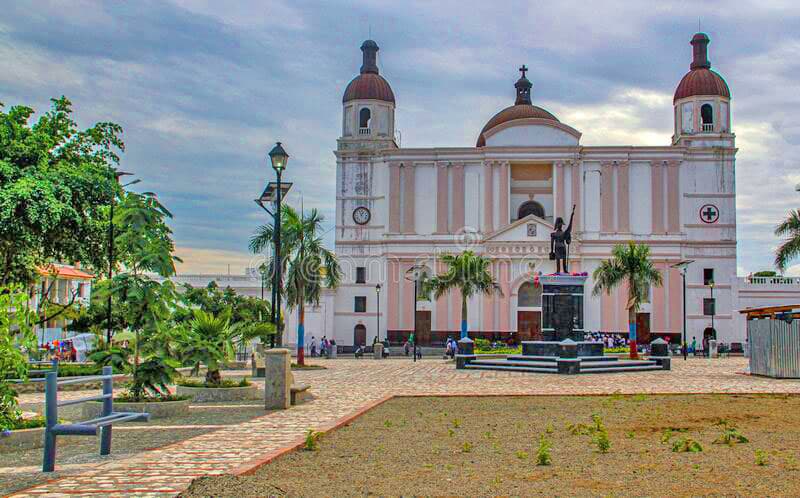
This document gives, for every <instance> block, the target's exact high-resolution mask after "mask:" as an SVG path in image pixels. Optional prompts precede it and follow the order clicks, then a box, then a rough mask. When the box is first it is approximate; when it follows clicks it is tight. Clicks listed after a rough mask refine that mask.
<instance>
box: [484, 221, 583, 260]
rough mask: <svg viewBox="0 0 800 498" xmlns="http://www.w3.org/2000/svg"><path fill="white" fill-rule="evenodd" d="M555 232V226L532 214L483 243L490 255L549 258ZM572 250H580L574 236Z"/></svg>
mask: <svg viewBox="0 0 800 498" xmlns="http://www.w3.org/2000/svg"><path fill="white" fill-rule="evenodd" d="M554 230H555V227H554V226H553V225H551V224H550V223H548V222H547V221H545V220H543V219H542V218H539V217H538V216H535V215H532V214H531V215H528V216H526V217H525V218H522V219H519V220H517V221H515V222H514V223H512V224H510V225H507V226H505V227H503V228H501V229H499V230H497V231H495V232H493V233H491V234H489V235H488V236H487V237H486V238H485V239H483V243H484V245H485V247H486V252H487V253H488V254H493V255H501V254H503V255H505V254H507V255H509V256H512V257H513V256H527V255H535V256H539V257H543V258H547V257H548V256H549V255H550V233H551V232H553V231H554ZM570 249H571V251H572V253H573V254H577V252H578V250H579V247H578V240H576V238H575V235H574V234H573V238H572V244H571V245H570Z"/></svg>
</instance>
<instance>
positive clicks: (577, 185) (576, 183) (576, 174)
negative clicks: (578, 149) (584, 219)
mask: <svg viewBox="0 0 800 498" xmlns="http://www.w3.org/2000/svg"><path fill="white" fill-rule="evenodd" d="M571 169H572V171H571V173H570V176H571V178H570V180H571V182H570V183H572V203H573V204H575V218H574V219H573V220H572V230H573V232H579V231H580V230H581V206H582V205H583V197H582V195H581V183H582V181H581V180H582V178H583V173H582V171H581V163H580V162H577V161H575V162H573V163H572V168H571Z"/></svg>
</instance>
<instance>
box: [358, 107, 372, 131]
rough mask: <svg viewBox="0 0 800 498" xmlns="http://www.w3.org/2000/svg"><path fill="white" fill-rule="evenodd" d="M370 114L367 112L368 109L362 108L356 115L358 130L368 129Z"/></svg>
mask: <svg viewBox="0 0 800 498" xmlns="http://www.w3.org/2000/svg"><path fill="white" fill-rule="evenodd" d="M371 117H372V114H371V113H370V112H369V109H368V108H366V107H364V108H362V109H361V111H360V112H359V113H358V127H359V128H369V122H370V120H371Z"/></svg>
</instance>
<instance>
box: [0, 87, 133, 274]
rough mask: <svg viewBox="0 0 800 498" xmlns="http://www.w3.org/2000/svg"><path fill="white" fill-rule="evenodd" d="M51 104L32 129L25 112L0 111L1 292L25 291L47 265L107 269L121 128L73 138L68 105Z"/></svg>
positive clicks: (102, 126)
mask: <svg viewBox="0 0 800 498" xmlns="http://www.w3.org/2000/svg"><path fill="white" fill-rule="evenodd" d="M52 103H53V105H52V108H51V109H50V111H48V112H46V113H45V114H44V115H42V116H41V117H40V118H39V119H38V121H37V122H36V123H34V124H30V123H29V122H30V120H31V117H32V116H33V114H34V111H33V109H31V108H30V107H26V106H13V107H11V108H10V109H9V110H8V112H7V113H6V112H3V111H2V104H0V285H7V284H9V283H14V282H16V283H23V284H28V283H30V282H32V281H33V280H34V279H35V278H36V276H37V275H36V268H37V267H40V266H44V265H46V264H47V263H49V262H51V261H63V262H74V261H82V262H83V263H84V264H87V266H90V267H92V268H95V269H103V268H105V267H106V262H107V260H106V259H105V258H106V256H105V253H106V251H105V248H106V245H107V238H106V231H107V229H108V206H109V203H110V201H111V198H112V196H113V195H115V194H116V193H117V192H118V191H119V186H118V185H117V182H116V180H115V169H114V167H115V166H116V165H117V164H118V163H119V156H118V155H117V154H118V153H119V152H121V151H123V150H124V147H125V146H124V143H123V142H122V139H121V138H120V135H121V134H122V128H121V127H120V126H119V125H117V124H114V123H108V122H102V123H97V124H95V125H94V126H92V127H91V128H88V129H86V130H83V131H80V130H78V127H77V124H76V123H75V121H74V120H73V119H72V104H71V103H70V101H69V100H67V99H66V98H65V97H61V98H59V99H53V100H52Z"/></svg>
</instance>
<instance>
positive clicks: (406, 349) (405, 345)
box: [403, 339, 411, 356]
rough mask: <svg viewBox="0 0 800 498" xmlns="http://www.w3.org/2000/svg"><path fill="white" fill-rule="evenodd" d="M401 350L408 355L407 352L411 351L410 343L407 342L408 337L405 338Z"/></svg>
mask: <svg viewBox="0 0 800 498" xmlns="http://www.w3.org/2000/svg"><path fill="white" fill-rule="evenodd" d="M403 352H404V353H405V354H406V356H408V354H409V352H411V344H409V343H408V339H406V342H405V343H404V344H403Z"/></svg>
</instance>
